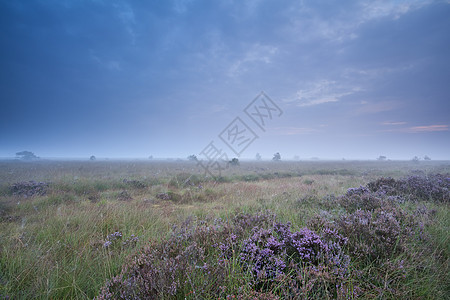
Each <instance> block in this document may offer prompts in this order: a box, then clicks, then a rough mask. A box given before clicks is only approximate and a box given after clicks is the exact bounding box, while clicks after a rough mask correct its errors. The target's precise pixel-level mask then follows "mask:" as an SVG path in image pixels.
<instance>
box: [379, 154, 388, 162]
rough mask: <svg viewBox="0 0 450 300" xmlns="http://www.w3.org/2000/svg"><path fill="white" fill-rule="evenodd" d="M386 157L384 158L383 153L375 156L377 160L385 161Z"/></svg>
mask: <svg viewBox="0 0 450 300" xmlns="http://www.w3.org/2000/svg"><path fill="white" fill-rule="evenodd" d="M386 159H387V158H386V156H384V155H380V156H378V158H377V160H379V161H385V160H386Z"/></svg>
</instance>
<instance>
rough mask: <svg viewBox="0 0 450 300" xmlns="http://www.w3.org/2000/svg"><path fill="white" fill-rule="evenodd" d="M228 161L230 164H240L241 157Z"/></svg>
mask: <svg viewBox="0 0 450 300" xmlns="http://www.w3.org/2000/svg"><path fill="white" fill-rule="evenodd" d="M228 163H229V164H230V166H239V165H240V163H239V159H237V158H233V159H232V160H230V161H229V162H228Z"/></svg>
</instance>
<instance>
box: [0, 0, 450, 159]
mask: <svg viewBox="0 0 450 300" xmlns="http://www.w3.org/2000/svg"><path fill="white" fill-rule="evenodd" d="M0 32H1V34H0V101H1V109H0V157H13V156H14V155H15V153H16V152H18V151H22V150H29V151H33V152H35V153H36V155H38V156H41V157H89V156H90V155H96V156H97V157H109V158H119V157H120V158H126V157H142V158H146V157H148V156H149V155H153V156H154V157H182V158H185V157H187V156H188V155H190V154H197V155H199V153H201V152H202V150H205V149H206V147H207V146H208V145H211V144H210V143H211V142H212V143H213V145H214V146H215V147H216V148H217V149H221V150H222V151H223V152H226V153H227V154H228V156H232V157H234V156H237V154H236V152H237V153H238V154H239V155H240V156H239V157H240V158H246V157H247V158H253V157H255V154H256V153H257V152H259V153H261V155H262V156H263V158H271V157H272V155H273V153H275V152H280V154H281V156H282V158H284V159H288V158H293V157H294V156H298V157H300V158H302V159H308V158H311V157H319V158H330V159H342V158H347V159H352V158H354V159H375V158H376V157H378V156H379V155H385V156H387V157H388V158H392V159H410V158H412V157H413V156H415V155H417V156H424V155H428V156H429V157H431V158H432V159H450V2H449V1H426V0H424V1H415V0H410V1H401V0H395V1H382V0H377V1H374V0H368V1H365V0H360V1H356V0H355V1H322V0H320V1H312V0H311V1H306V0H305V1H288V0H249V1H240V0H223V1H210V0H167V1H166V0H165V1H162V0H161V1H157V0H153V1H125V0H72V1H71V0H23V1H21V0H17V1H10V0H0ZM261 91H264V93H265V94H260V93H261ZM264 95H265V96H264ZM258 96H261V97H262V98H261V97H258ZM266 96H267V97H266ZM264 99H265V100H264ZM263 100H264V101H265V102H264V101H263ZM264 103H265V104H266V105H267V106H266V107H264ZM274 105H275V106H274ZM258 107H259V109H260V110H259V112H260V113H261V115H264V116H265V117H264V120H263V117H259V116H258V115H256V114H252V112H251V109H254V108H255V109H257V108H258ZM268 107H272V108H273V109H272V110H270V109H269V108H268ZM274 107H277V108H278V110H276V109H274ZM246 108H248V109H247V110H246ZM246 111H247V113H246ZM254 112H256V110H255V111H254ZM263 112H265V114H263ZM261 115H260V116H261ZM269 115H270V116H269ZM252 117H254V118H253V119H252ZM258 117H259V119H258ZM236 118H238V119H236ZM236 120H237V121H236ZM258 120H259V121H262V120H263V121H265V123H264V126H259V125H261V124H258ZM243 126H244V127H243ZM233 130H236V131H235V133H238V132H239V133H242V135H245V134H246V133H247V136H241V137H239V138H237V140H236V139H235V140H234V141H231V140H230V133H232V132H233ZM244 131H245V132H244ZM249 134H250V136H249ZM235 138H236V136H235ZM246 141H248V142H246ZM233 142H240V143H241V144H242V145H239V147H241V148H240V150H238V151H236V152H235V150H236V149H231V148H233ZM235 145H236V144H235ZM202 153H203V152H202Z"/></svg>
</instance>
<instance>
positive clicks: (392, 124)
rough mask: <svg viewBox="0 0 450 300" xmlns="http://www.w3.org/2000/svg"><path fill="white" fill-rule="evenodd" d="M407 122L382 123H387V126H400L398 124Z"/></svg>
mask: <svg viewBox="0 0 450 300" xmlns="http://www.w3.org/2000/svg"><path fill="white" fill-rule="evenodd" d="M405 124H406V122H383V123H381V125H387V126H398V125H405Z"/></svg>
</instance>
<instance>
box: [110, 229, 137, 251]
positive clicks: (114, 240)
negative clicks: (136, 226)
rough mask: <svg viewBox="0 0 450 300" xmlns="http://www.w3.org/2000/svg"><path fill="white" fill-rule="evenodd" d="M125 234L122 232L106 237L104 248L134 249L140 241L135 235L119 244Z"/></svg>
mask: <svg viewBox="0 0 450 300" xmlns="http://www.w3.org/2000/svg"><path fill="white" fill-rule="evenodd" d="M122 237H123V234H122V233H121V232H120V231H116V232H113V233H111V234H108V235H107V236H106V239H105V242H104V243H103V248H105V249H111V248H112V247H116V246H121V247H122V248H123V247H134V246H136V243H137V242H138V241H139V238H138V237H137V236H135V235H134V234H132V235H130V236H129V237H128V238H126V239H125V240H123V241H122V243H119V240H122Z"/></svg>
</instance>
